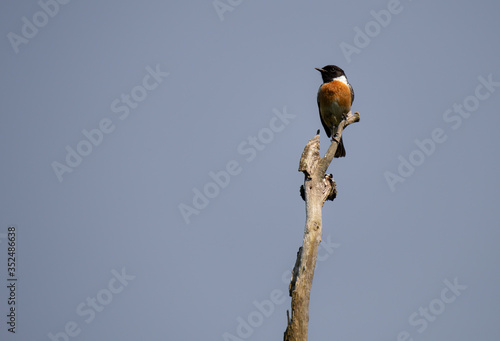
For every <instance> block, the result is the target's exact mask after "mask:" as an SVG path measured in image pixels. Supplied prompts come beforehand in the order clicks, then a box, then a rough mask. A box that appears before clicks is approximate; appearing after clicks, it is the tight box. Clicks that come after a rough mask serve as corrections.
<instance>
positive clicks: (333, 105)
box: [315, 65, 354, 158]
mask: <svg viewBox="0 0 500 341" xmlns="http://www.w3.org/2000/svg"><path fill="white" fill-rule="evenodd" d="M315 69H316V70H318V71H319V72H321V77H322V78H323V84H321V86H320V87H319V90H318V109H319V117H320V119H321V124H322V125H323V128H325V132H326V135H327V136H328V137H330V136H332V132H333V131H334V129H335V127H336V126H338V124H339V123H340V122H341V121H342V120H343V119H344V118H345V117H346V115H347V113H348V112H349V111H351V105H352V103H353V102H354V90H353V89H352V86H351V84H349V81H348V80H347V77H346V75H345V72H344V70H342V69H341V68H339V67H338V66H337V65H327V66H324V67H323V68H321V69H320V68H315ZM332 140H333V136H332ZM345 154H346V153H345V148H344V142H343V141H342V138H340V141H339V145H338V146H337V151H336V152H335V156H334V157H336V158H338V157H344V156H345Z"/></svg>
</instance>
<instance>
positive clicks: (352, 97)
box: [349, 83, 354, 105]
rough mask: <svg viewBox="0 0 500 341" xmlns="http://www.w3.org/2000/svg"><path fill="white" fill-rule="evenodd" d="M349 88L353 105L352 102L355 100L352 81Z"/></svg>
mask: <svg viewBox="0 0 500 341" xmlns="http://www.w3.org/2000/svg"><path fill="white" fill-rule="evenodd" d="M349 90H350V91H351V105H352V103H353V102H354V90H353V88H352V86H351V84H350V83H349Z"/></svg>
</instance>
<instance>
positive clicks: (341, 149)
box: [334, 138, 345, 157]
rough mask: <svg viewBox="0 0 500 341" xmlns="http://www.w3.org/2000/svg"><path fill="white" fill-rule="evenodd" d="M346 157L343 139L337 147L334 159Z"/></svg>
mask: <svg viewBox="0 0 500 341" xmlns="http://www.w3.org/2000/svg"><path fill="white" fill-rule="evenodd" d="M344 156H345V148H344V142H343V141H342V138H340V143H339V145H338V146H337V151H336V152H335V156H334V157H344Z"/></svg>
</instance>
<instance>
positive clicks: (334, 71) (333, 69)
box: [316, 65, 345, 83]
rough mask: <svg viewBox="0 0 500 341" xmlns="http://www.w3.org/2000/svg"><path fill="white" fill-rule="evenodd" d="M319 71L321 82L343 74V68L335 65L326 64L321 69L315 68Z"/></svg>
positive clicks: (329, 80) (326, 81)
mask: <svg viewBox="0 0 500 341" xmlns="http://www.w3.org/2000/svg"><path fill="white" fill-rule="evenodd" d="M316 70H318V71H319V72H321V77H323V82H325V83H328V82H331V81H332V80H333V79H334V78H337V77H341V76H345V73H344V70H342V69H341V68H339V67H338V66H337V65H327V66H325V67H323V68H322V69H318V68H316Z"/></svg>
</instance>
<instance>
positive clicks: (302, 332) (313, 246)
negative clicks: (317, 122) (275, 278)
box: [283, 112, 359, 341]
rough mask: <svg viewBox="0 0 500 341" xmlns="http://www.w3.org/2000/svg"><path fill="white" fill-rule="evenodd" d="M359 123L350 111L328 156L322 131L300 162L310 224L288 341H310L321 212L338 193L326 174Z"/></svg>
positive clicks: (293, 288)
mask: <svg viewBox="0 0 500 341" xmlns="http://www.w3.org/2000/svg"><path fill="white" fill-rule="evenodd" d="M358 121H359V113H355V114H352V113H351V112H349V113H348V114H347V115H346V118H345V119H344V120H342V121H341V122H340V124H339V126H338V127H336V129H335V130H334V132H333V135H332V143H331V145H330V147H329V148H328V151H327V152H326V154H325V156H324V157H323V158H321V157H320V154H319V149H320V144H319V132H318V134H317V135H316V136H314V137H313V138H312V139H311V140H309V142H308V143H307V145H306V146H305V148H304V151H303V152H302V156H301V158H300V162H299V171H300V172H303V173H304V185H303V187H301V195H303V198H304V200H305V201H306V225H305V229H304V240H303V242H302V246H301V247H300V248H299V251H298V252H297V259H296V261H295V266H294V268H293V271H292V279H291V281H290V286H289V292H290V296H291V297H292V307H291V310H292V314H291V317H290V316H289V313H288V311H287V323H288V325H287V328H286V330H285V334H284V337H283V340H284V341H307V331H308V325H309V296H310V293H311V286H312V280H313V276H314V268H315V267H316V259H317V255H318V246H319V243H320V242H321V235H322V214H321V209H322V207H323V204H324V203H325V201H326V200H333V199H335V196H336V194H337V189H336V186H335V181H334V180H333V176H332V175H331V174H325V173H326V171H327V169H328V166H329V165H330V163H331V162H332V160H333V156H334V155H335V151H336V150H337V147H338V144H339V141H340V138H341V137H342V133H343V130H344V129H345V128H346V127H347V126H348V125H349V124H351V123H354V122H358Z"/></svg>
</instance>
